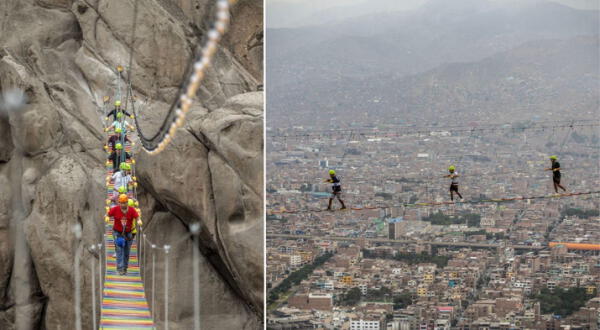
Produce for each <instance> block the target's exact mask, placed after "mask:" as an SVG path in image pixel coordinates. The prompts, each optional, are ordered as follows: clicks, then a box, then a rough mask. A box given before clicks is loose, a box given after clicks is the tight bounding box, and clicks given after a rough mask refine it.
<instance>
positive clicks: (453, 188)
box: [446, 165, 463, 200]
mask: <svg viewBox="0 0 600 330" xmlns="http://www.w3.org/2000/svg"><path fill="white" fill-rule="evenodd" d="M455 169H456V168H455V167H454V165H451V166H450V167H448V172H450V174H448V175H446V177H447V178H450V200H454V193H455V192H456V194H457V195H458V197H460V199H462V198H463V197H462V195H461V194H460V193H459V192H458V179H457V178H458V177H459V176H460V175H458V173H457V172H455V171H454V170H455Z"/></svg>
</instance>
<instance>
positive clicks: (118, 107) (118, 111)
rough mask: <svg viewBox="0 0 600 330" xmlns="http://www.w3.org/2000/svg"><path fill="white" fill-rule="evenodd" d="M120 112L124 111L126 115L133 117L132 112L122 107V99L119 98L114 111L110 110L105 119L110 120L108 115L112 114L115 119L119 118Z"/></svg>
mask: <svg viewBox="0 0 600 330" xmlns="http://www.w3.org/2000/svg"><path fill="white" fill-rule="evenodd" d="M118 113H124V114H125V115H126V116H128V117H130V118H133V115H132V114H130V113H129V112H127V111H126V110H125V109H123V108H121V101H119V100H117V101H115V108H114V109H112V111H111V112H109V113H108V115H106V118H105V120H108V117H110V116H113V120H117V114H118Z"/></svg>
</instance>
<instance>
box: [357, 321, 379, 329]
mask: <svg viewBox="0 0 600 330" xmlns="http://www.w3.org/2000/svg"><path fill="white" fill-rule="evenodd" d="M380 329H381V328H380V327H379V321H368V320H362V319H360V320H351V321H350V330H380Z"/></svg>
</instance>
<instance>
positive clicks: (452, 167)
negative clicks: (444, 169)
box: [448, 165, 456, 171]
mask: <svg viewBox="0 0 600 330" xmlns="http://www.w3.org/2000/svg"><path fill="white" fill-rule="evenodd" d="M455 169H456V167H454V165H450V167H448V171H454V170H455Z"/></svg>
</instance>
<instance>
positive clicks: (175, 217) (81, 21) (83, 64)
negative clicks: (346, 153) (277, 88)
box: [0, 0, 264, 329]
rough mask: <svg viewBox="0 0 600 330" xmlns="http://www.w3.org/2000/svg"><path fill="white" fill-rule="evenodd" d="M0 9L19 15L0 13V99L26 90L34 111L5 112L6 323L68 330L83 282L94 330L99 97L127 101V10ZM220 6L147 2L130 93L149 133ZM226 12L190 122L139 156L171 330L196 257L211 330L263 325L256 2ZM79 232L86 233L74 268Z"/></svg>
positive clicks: (104, 1) (159, 317)
mask: <svg viewBox="0 0 600 330" xmlns="http://www.w3.org/2000/svg"><path fill="white" fill-rule="evenodd" d="M138 1H139V0H138ZM140 3H141V1H140ZM2 7H3V11H5V12H10V13H11V15H2V16H0V23H1V24H0V45H2V48H0V91H2V92H3V91H6V90H9V89H11V88H19V89H21V90H23V91H25V93H26V95H27V104H26V106H25V107H24V108H22V109H21V110H20V111H16V112H10V113H8V114H7V113H2V112H0V329H14V328H45V329H73V328H75V315H74V313H73V310H74V307H73V301H74V292H75V287H74V279H75V276H76V275H77V274H78V273H79V275H80V276H81V284H82V285H81V290H82V293H83V294H82V297H83V299H82V305H81V319H82V324H83V326H84V328H91V324H92V301H91V294H90V292H91V276H92V273H91V263H96V265H97V263H98V253H96V251H92V250H91V249H90V248H89V247H90V246H91V245H93V244H96V243H99V242H101V240H102V234H103V225H102V220H103V213H104V194H105V190H104V189H105V188H104V177H105V171H104V161H105V154H104V153H103V151H102V145H103V144H104V133H103V132H102V121H101V119H102V118H103V117H104V114H103V112H104V109H103V108H102V98H103V96H105V95H108V96H111V100H114V99H116V98H118V95H116V92H115V90H116V87H117V83H116V79H115V77H116V76H115V73H114V68H115V67H116V66H117V65H118V64H121V65H123V66H127V65H128V62H129V46H130V42H131V26H132V16H133V8H134V1H133V0H128V1H109V0H85V1H84V0H79V1H73V0H7V1H4V3H3V5H2ZM213 9H214V3H213V1H208V0H196V1H189V0H150V1H143V5H141V4H140V5H139V8H138V13H137V17H138V21H137V27H136V38H135V41H134V55H133V59H132V63H133V68H132V87H133V90H134V93H135V94H136V95H138V96H140V99H143V100H144V102H143V103H145V104H146V105H145V106H144V107H141V108H140V110H141V111H140V114H139V117H138V118H139V120H140V125H141V129H142V130H143V132H144V133H145V134H152V133H154V132H155V129H156V127H158V125H159V124H160V122H161V121H162V117H163V116H164V114H166V109H167V108H168V105H169V104H170V103H171V102H172V101H173V100H174V99H175V97H176V96H177V93H178V88H179V85H180V83H181V81H182V79H183V77H184V75H185V72H186V70H187V68H188V65H189V62H190V59H191V57H192V55H193V54H194V51H195V48H196V45H197V44H198V43H199V42H201V40H203V35H204V34H205V32H206V28H207V26H208V25H207V23H206V22H208V21H210V20H212V13H213ZM231 13H232V20H231V29H230V33H229V34H228V35H227V36H226V37H225V38H224V40H223V42H222V44H221V47H220V48H219V50H218V52H217V54H216V56H215V59H214V62H213V66H211V68H210V69H209V70H208V72H207V75H206V78H205V80H204V82H203V84H202V87H201V89H200V90H199V92H198V97H197V100H196V101H195V106H194V107H193V110H192V111H191V112H190V113H189V114H188V120H187V122H186V125H185V126H184V127H182V128H180V129H179V130H178V133H177V136H176V138H175V139H174V140H173V141H172V144H171V145H170V146H169V148H167V149H166V150H165V151H164V152H163V153H161V154H160V155H158V156H149V155H148V154H146V153H144V152H143V151H142V150H141V149H140V148H139V143H138V144H137V146H136V147H135V148H134V152H135V153H136V155H137V156H136V160H137V162H136V165H137V173H136V175H137V177H138V180H139V181H140V187H139V190H138V193H139V200H140V206H141V208H142V219H143V221H144V223H145V230H144V232H145V234H146V237H147V239H148V242H152V243H155V244H157V245H159V246H162V245H165V244H169V245H172V248H171V250H170V252H169V254H168V258H169V283H170V285H169V287H168V294H169V315H168V318H169V325H170V327H172V328H177V329H190V328H193V306H194V297H193V290H192V288H193V281H192V265H193V258H192V255H193V253H192V251H193V249H198V250H199V251H200V257H199V260H198V262H199V265H200V288H201V293H200V310H201V318H200V319H201V324H202V328H209V329H258V328H262V315H263V312H264V311H263V299H264V298H263V244H264V243H263V239H262V237H263V225H264V224H263V198H264V196H263V136H262V135H263V133H262V132H263V117H264V115H263V94H262V92H256V90H257V89H258V88H259V86H260V85H261V84H262V1H256V0H247V1H240V2H239V3H238V4H237V5H236V7H234V8H232V11H231ZM134 141H137V138H136V137H134ZM194 223H199V224H200V225H201V231H200V234H199V243H198V244H197V246H194V244H193V241H192V238H191V237H192V236H191V235H190V232H189V227H190V225H191V224H194ZM76 224H80V225H81V226H82V228H83V235H82V240H81V245H80V247H79V251H80V252H79V253H80V255H81V260H82V263H81V266H80V268H79V269H78V270H75V269H74V263H73V260H74V254H75V252H76V251H77V244H76V241H75V239H74V236H73V234H72V228H73V225H76ZM19 233H21V234H20V235H19ZM143 249H144V248H143ZM144 252H145V254H144V258H143V263H144V266H145V267H144V269H143V275H144V281H145V283H146V295H147V297H149V298H150V297H151V296H152V294H153V293H154V296H155V302H154V306H151V308H152V309H153V310H154V311H155V322H156V323H157V325H158V327H161V326H162V324H164V321H165V315H164V313H163V310H164V307H165V306H164V305H165V301H164V294H165V289H166V288H165V286H164V282H165V278H164V276H165V273H164V271H165V269H164V268H165V267H164V264H165V254H164V252H162V251H161V250H159V249H156V250H155V251H154V252H152V249H148V251H144ZM153 254H154V260H155V261H156V263H155V267H156V273H155V278H152V272H151V267H148V266H150V265H151V263H152V255H153ZM15 260H17V261H16V262H15ZM153 281H154V282H155V292H152V286H151V283H152V282H153ZM97 296H98V295H97ZM159 297H160V298H159ZM149 300H150V299H149ZM99 302H100V301H99V299H98V297H97V301H96V306H98V304H99ZM149 302H150V301H149ZM150 303H151V302H150ZM96 312H97V319H98V317H99V311H96Z"/></svg>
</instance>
